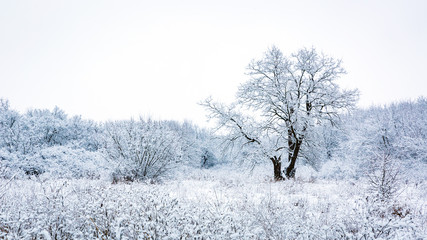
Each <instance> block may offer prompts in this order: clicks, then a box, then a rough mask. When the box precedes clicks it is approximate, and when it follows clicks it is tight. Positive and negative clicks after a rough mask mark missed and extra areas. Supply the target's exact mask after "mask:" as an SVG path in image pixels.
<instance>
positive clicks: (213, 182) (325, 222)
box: [0, 166, 427, 239]
mask: <svg viewBox="0 0 427 240" xmlns="http://www.w3.org/2000/svg"><path fill="white" fill-rule="evenodd" d="M270 171H271V169H269V168H268V167H267V166H265V167H262V166H260V167H256V168H255V169H253V170H252V171H250V170H249V169H246V170H245V171H240V172H238V171H237V170H232V168H230V166H217V167H215V168H212V169H191V168H187V169H186V170H184V171H182V172H181V174H177V176H176V178H174V179H169V180H165V181H161V182H150V181H147V182H138V183H136V182H133V183H123V182H122V183H119V184H111V182H109V181H107V180H87V179H80V180H79V179H71V180H70V179H69V180H49V179H44V180H43V179H41V178H33V179H28V180H15V181H6V180H1V182H0V189H1V190H0V194H1V195H0V238H5V239H425V237H426V231H427V219H426V215H427V212H426V210H427V209H426V207H427V205H426V204H427V201H426V199H427V192H426V184H425V182H420V183H408V184H403V185H402V186H401V188H400V189H399V191H400V192H399V197H398V198H396V199H393V200H392V201H390V202H378V201H375V200H374V199H372V198H371V195H370V194H369V191H367V189H366V188H367V186H368V184H367V182H366V181H365V180H366V179H359V180H333V179H329V180H325V179H323V180H322V179H318V178H317V177H316V176H315V175H316V174H311V173H310V171H304V170H302V171H300V174H298V175H297V177H296V179H295V180H289V181H280V182H275V181H272V180H271V174H270Z"/></svg>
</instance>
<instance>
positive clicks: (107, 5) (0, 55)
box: [0, 0, 427, 125]
mask: <svg viewBox="0 0 427 240" xmlns="http://www.w3.org/2000/svg"><path fill="white" fill-rule="evenodd" d="M273 44H274V45H276V46H278V47H279V48H280V49H282V51H284V53H286V54H288V53H291V52H295V51H296V50H298V49H299V48H301V47H304V46H305V47H311V46H314V47H316V48H317V49H318V50H319V51H323V52H324V53H326V54H328V55H331V56H334V57H336V58H341V59H343V61H344V66H345V68H346V69H347V71H348V74H347V75H346V76H345V77H344V78H343V79H342V81H341V86H343V87H345V88H359V90H360V91H361V94H362V95H361V99H360V103H359V105H360V106H369V105H371V104H384V103H388V102H390V101H395V100H399V99H415V98H417V97H418V96H421V95H424V96H426V95H427V77H426V74H425V73H424V71H425V70H426V69H427V1H423V0H420V1H412V0H411V1H408V0H406V1H405V0H402V1H385V0H384V1H367V0H366V1H363V0H362V1H341V0H336V1H324V0H323V1H319V0H312V1H268V0H264V1H231V0H227V1H222V0H221V1H218V0H217V1H196V0H195V1H141V0H140V1H127V0H124V1H105V0H102V1H101V0H99V1H84V0H78V1H76V0H73V1H60V0H52V1H0V98H6V99H8V100H9V101H10V102H11V105H12V107H13V108H15V109H18V110H19V111H21V112H24V111H25V110H26V109H28V108H49V109H52V108H53V107H54V106H55V105H57V106H58V107H60V108H61V109H63V110H65V111H66V113H68V114H69V115H82V116H83V117H84V118H89V119H93V120H98V121H103V120H108V119H111V120H115V119H129V118H130V117H132V116H133V117H138V116H139V115H143V116H152V117H154V118H157V119H175V120H184V119H189V120H191V121H193V122H194V123H197V124H202V125H204V124H205V123H204V122H205V112H204V110H203V108H201V107H200V106H199V105H198V104H197V103H198V102H200V101H201V100H203V99H205V98H206V97H208V96H210V95H212V96H213V97H214V98H215V99H218V100H221V101H225V102H229V101H231V100H232V99H233V98H234V94H235V92H236V90H237V87H238V85H239V84H240V83H242V82H244V81H245V80H246V79H247V76H245V74H244V73H245V68H246V66H247V64H248V63H249V62H250V60H251V59H253V58H257V57H259V56H261V55H262V53H263V52H264V51H266V50H267V48H268V47H270V46H271V45H273Z"/></svg>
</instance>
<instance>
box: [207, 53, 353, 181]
mask: <svg viewBox="0 0 427 240" xmlns="http://www.w3.org/2000/svg"><path fill="white" fill-rule="evenodd" d="M247 74H248V76H249V80H248V81H247V82H245V83H244V84H242V85H241V86H240V88H239V90H238V93H237V101H236V102H235V103H233V104H232V105H231V106H225V105H223V104H219V103H215V102H213V101H212V99H207V100H205V101H204V102H203V103H202V105H203V106H205V107H206V108H207V109H208V110H209V111H210V115H209V116H210V117H211V118H215V119H218V120H219V124H218V128H225V129H227V130H228V131H229V140H230V141H236V140H237V139H244V140H245V144H254V145H257V146H258V147H260V149H261V151H262V153H263V154H264V155H265V156H267V157H268V159H270V160H271V162H272V163H273V167H274V178H275V179H276V180H281V179H283V176H282V166H281V165H282V155H283V154H286V155H287V158H288V162H289V165H288V166H287V167H286V169H285V175H286V177H288V178H291V177H294V174H295V163H296V161H297V158H298V154H299V152H300V150H301V147H302V143H303V142H304V140H305V136H306V134H307V132H308V131H310V129H311V127H312V126H314V125H315V124H321V123H322V122H323V121H330V122H332V123H333V122H334V119H335V118H336V117H338V114H339V112H340V111H342V110H343V109H349V108H351V107H353V106H354V105H355V103H356V101H357V99H358V91H357V90H341V89H340V88H339V86H338V85H337V84H336V80H337V79H339V78H340V77H341V76H342V75H343V74H345V70H344V69H343V68H342V66H341V61H340V60H335V59H334V58H331V57H328V56H325V55H323V54H319V53H317V51H316V50H315V49H314V48H312V49H305V48H304V49H301V50H299V51H298V52H297V53H295V54H292V55H291V56H289V57H285V56H283V54H282V52H281V51H280V50H279V49H278V48H276V47H272V48H270V49H269V50H268V51H267V52H266V53H265V54H264V57H263V58H262V59H261V60H253V61H252V62H251V63H250V64H249V66H248V72H247ZM243 112H245V113H246V116H244V114H243Z"/></svg>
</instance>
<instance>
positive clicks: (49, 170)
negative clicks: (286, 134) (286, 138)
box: [0, 98, 427, 181]
mask: <svg viewBox="0 0 427 240" xmlns="http://www.w3.org/2000/svg"><path fill="white" fill-rule="evenodd" d="M340 119H341V121H339V122H336V123H335V124H336V126H335V127H332V126H330V125H328V124H321V125H318V126H317V127H315V128H313V131H311V132H310V133H309V134H308V135H307V141H306V142H305V145H304V146H303V147H302V148H301V157H302V159H303V160H304V161H302V162H301V164H306V165H310V166H312V167H313V168H314V169H315V170H316V171H317V175H318V176H321V177H327V178H348V177H350V178H358V177H360V176H361V175H365V174H366V172H369V171H371V172H372V170H373V169H376V167H378V165H379V163H381V162H384V159H387V161H388V162H392V163H393V166H395V168H397V169H398V170H399V169H400V170H401V171H403V170H405V171H406V170H407V169H411V170H412V171H411V175H412V176H414V177H418V178H425V174H423V173H422V172H423V170H425V166H426V165H427V147H426V146H427V99H426V98H419V99H418V100H417V101H403V102H399V103H393V104H390V105H387V106H382V107H380V106H376V107H371V108H368V109H358V110H355V111H353V112H352V113H351V114H345V115H341V116H340ZM224 146H225V147H228V150H229V151H228V155H227V154H225V152H224V151H223V149H224ZM236 146H237V147H235V148H234V149H232V148H230V145H227V142H226V141H224V139H222V138H221V136H219V135H217V136H215V135H214V134H212V133H210V132H209V131H208V130H206V129H202V128H199V127H197V126H195V125H193V124H191V123H188V122H184V123H179V122H176V121H154V120H150V119H138V120H127V121H115V122H105V123H97V122H94V121H91V120H85V119H82V118H81V117H80V116H72V117H69V116H67V114H65V113H64V111H62V110H61V109H59V108H57V107H56V108H54V109H53V110H29V111H27V112H26V113H19V112H17V111H16V110H14V109H12V108H11V107H10V105H9V102H8V101H7V100H3V99H2V100H0V174H1V175H0V176H1V177H4V178H11V177H13V176H14V177H17V178H26V177H32V176H44V177H53V178H59V177H61V178H63V177H65V178H100V177H103V176H104V177H105V176H106V177H109V178H111V179H112V180H113V181H134V180H137V179H153V178H159V177H166V176H170V175H171V174H174V173H176V171H179V168H180V167H182V166H190V167H211V166H213V165H215V164H218V163H220V162H225V161H227V160H228V159H232V160H233V161H235V162H239V163H243V164H246V165H248V164H249V163H250V164H257V163H261V162H262V161H260V159H261V158H262V157H263V156H260V153H259V152H257V150H256V149H254V148H253V147H252V146H250V145H246V146H243V147H239V145H236ZM225 156H228V157H225ZM301 164H300V165H301ZM234 166H236V165H234Z"/></svg>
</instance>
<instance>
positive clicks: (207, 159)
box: [200, 148, 218, 168]
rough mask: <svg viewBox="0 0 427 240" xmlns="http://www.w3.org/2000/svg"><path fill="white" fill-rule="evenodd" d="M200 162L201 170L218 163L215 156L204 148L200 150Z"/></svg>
mask: <svg viewBox="0 0 427 240" xmlns="http://www.w3.org/2000/svg"><path fill="white" fill-rule="evenodd" d="M200 160H201V161H200V163H201V166H202V168H210V167H213V166H214V165H215V164H217V163H218V159H217V158H216V156H215V155H214V154H213V153H212V152H211V151H209V149H206V148H203V149H202V156H201V159H200Z"/></svg>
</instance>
